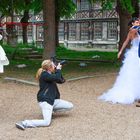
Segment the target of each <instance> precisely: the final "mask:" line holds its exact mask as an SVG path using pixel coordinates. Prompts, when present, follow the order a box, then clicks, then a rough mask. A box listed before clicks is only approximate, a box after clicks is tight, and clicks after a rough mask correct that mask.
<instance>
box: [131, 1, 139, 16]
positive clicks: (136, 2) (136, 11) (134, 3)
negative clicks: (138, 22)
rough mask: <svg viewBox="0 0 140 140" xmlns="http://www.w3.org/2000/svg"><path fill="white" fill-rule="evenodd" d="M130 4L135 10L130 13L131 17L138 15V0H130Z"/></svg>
mask: <svg viewBox="0 0 140 140" xmlns="http://www.w3.org/2000/svg"><path fill="white" fill-rule="evenodd" d="M132 5H133V7H134V10H135V12H134V13H133V14H132V17H139V16H140V15H139V14H140V13H139V0H132Z"/></svg>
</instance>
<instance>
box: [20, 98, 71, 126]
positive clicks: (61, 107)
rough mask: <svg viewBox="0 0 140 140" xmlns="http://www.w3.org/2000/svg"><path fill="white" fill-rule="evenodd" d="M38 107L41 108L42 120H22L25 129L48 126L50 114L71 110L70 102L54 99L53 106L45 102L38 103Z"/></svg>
mask: <svg viewBox="0 0 140 140" xmlns="http://www.w3.org/2000/svg"><path fill="white" fill-rule="evenodd" d="M39 106H40V107H41V110H42V114H43V119H42V120H24V121H22V123H23V124H24V125H25V127H39V126H49V125H50V123H51V119H52V112H53V111H54V112H59V111H67V110H71V109H72V108H73V104H72V103H71V102H68V101H65V100H62V99H56V100H55V102H54V105H53V106H51V105H50V104H48V103H47V102H40V103H39Z"/></svg>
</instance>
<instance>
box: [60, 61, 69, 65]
mask: <svg viewBox="0 0 140 140" xmlns="http://www.w3.org/2000/svg"><path fill="white" fill-rule="evenodd" d="M59 63H60V65H64V64H66V63H67V61H66V60H62V61H60V62H59Z"/></svg>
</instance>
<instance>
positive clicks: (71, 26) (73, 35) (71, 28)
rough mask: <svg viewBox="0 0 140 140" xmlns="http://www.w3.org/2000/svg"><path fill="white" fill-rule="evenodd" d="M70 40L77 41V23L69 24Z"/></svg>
mask: <svg viewBox="0 0 140 140" xmlns="http://www.w3.org/2000/svg"><path fill="white" fill-rule="evenodd" d="M69 40H76V23H69Z"/></svg>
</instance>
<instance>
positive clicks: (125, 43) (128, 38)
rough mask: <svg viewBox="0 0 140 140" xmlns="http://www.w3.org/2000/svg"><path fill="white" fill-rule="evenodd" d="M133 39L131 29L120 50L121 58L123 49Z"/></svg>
mask: <svg viewBox="0 0 140 140" xmlns="http://www.w3.org/2000/svg"><path fill="white" fill-rule="evenodd" d="M130 40H131V31H129V33H128V35H127V38H126V40H125V41H124V43H123V45H122V47H121V49H120V51H119V52H118V58H120V56H121V54H122V52H123V50H124V49H125V48H126V46H127V45H128V43H129V41H130Z"/></svg>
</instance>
